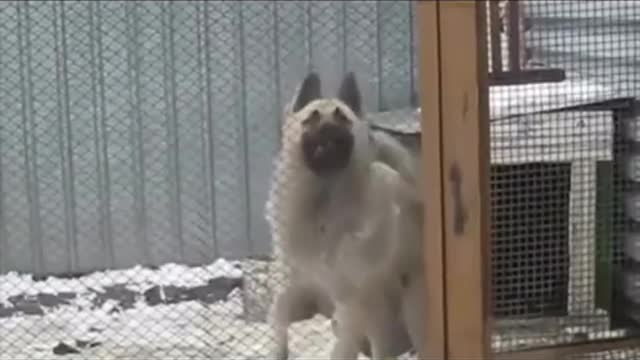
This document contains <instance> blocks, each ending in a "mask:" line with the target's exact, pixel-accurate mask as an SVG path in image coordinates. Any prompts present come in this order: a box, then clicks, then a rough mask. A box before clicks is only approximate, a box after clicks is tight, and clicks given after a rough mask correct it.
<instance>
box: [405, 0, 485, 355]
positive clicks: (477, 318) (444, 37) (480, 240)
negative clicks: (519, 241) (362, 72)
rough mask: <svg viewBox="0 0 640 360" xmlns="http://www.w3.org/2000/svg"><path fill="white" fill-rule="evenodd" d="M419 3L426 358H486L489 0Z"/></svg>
mask: <svg viewBox="0 0 640 360" xmlns="http://www.w3.org/2000/svg"><path fill="white" fill-rule="evenodd" d="M418 6H419V9H420V10H419V12H418V14H419V21H420V23H421V24H420V26H421V32H420V34H421V36H422V38H421V39H420V44H421V50H420V55H421V56H420V80H421V83H420V93H421V106H422V144H423V158H424V168H423V169H424V174H425V182H424V184H425V198H426V201H427V211H426V219H425V223H426V224H425V226H426V228H425V229H426V231H425V271H426V272H427V274H426V275H427V291H428V295H429V296H428V298H427V314H426V315H427V319H426V321H428V324H429V325H428V329H429V331H430V332H429V333H428V334H427V337H428V339H426V341H427V344H429V345H430V351H431V353H430V354H429V355H430V358H434V359H450V360H454V359H456V360H457V359H488V358H489V357H488V356H489V352H490V341H489V331H488V329H490V327H489V321H488V318H489V317H488V314H489V299H490V292H489V291H490V289H489V286H488V285H489V273H490V271H489V269H490V268H489V258H490V251H489V166H490V159H489V120H488V99H487V93H488V88H487V70H488V69H487V52H486V41H487V33H486V22H485V16H486V8H485V6H486V4H485V3H484V2H476V1H438V2H419V3H418ZM434 53H435V55H434ZM443 260H444V261H443ZM441 314H442V315H441ZM443 315H444V318H442V317H443ZM443 347H444V349H443Z"/></svg>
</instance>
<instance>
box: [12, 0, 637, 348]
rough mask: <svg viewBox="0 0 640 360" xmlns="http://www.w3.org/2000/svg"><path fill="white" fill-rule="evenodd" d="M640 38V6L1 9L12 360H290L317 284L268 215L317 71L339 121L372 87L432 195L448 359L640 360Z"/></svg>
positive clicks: (321, 321) (385, 129)
mask: <svg viewBox="0 0 640 360" xmlns="http://www.w3.org/2000/svg"><path fill="white" fill-rule="evenodd" d="M638 19H640V1H638V0H625V1H622V0H612V1H596V0H594V1H568V0H528V1H513V0H511V1H485V2H473V1H446V2H444V1H443V2H436V1H422V2H414V1H320V2H313V1H188V2H186V1H185V2H171V1H2V2H0V359H7V360H9V359H39V358H41V359H50V358H52V357H60V358H61V359H63V358H89V359H102V358H105V359H106V358H108V359H119V358H122V359H124V358H126V359H130V358H140V359H142V358H152V359H169V358H170V359H177V358H180V359H201V358H205V357H206V358H210V359H223V358H226V359H258V358H268V357H269V356H270V355H273V350H274V348H275V345H274V344H275V339H274V329H273V328H272V327H271V326H270V323H269V320H270V319H269V316H270V312H271V311H272V308H273V304H274V299H275V298H276V297H277V295H278V294H279V293H281V292H282V290H283V289H284V288H285V287H286V285H287V284H288V281H290V277H291V272H290V271H289V270H290V269H287V268H286V266H285V265H284V263H283V261H282V257H283V254H282V253H281V252H280V253H279V251H281V250H282V249H279V248H278V246H277V239H276V238H277V237H278V236H279V234H280V233H278V230H277V229H275V228H274V227H273V224H272V223H269V219H270V217H271V218H273V216H274V214H273V213H270V211H272V212H274V213H277V212H278V211H279V209H278V207H277V206H273V207H271V208H269V206H266V205H267V204H268V203H269V200H270V196H271V195H270V194H271V193H270V192H271V191H272V189H273V187H274V186H275V185H277V184H276V183H275V182H274V180H273V174H274V171H275V170H274V169H276V168H277V166H278V164H277V162H276V161H274V160H276V159H277V158H278V156H279V155H281V154H282V153H283V151H284V150H283V149H288V148H287V144H288V141H291V139H289V138H287V134H289V133H290V132H291V130H290V129H288V128H287V127H286V126H285V125H287V124H286V116H287V110H291V107H292V104H294V103H295V97H294V96H295V95H296V92H298V91H300V84H301V82H302V80H303V79H304V77H305V76H306V75H307V74H309V73H310V72H312V71H313V72H316V73H317V74H318V75H319V78H320V79H321V82H322V91H323V94H324V95H327V96H333V95H334V94H336V93H337V90H338V88H339V87H340V85H341V83H342V81H343V80H344V78H345V74H347V73H348V72H350V71H353V72H354V73H355V74H356V77H357V81H358V85H359V90H360V95H361V101H362V107H363V109H364V111H363V114H364V115H363V116H362V118H363V120H366V121H367V124H368V126H370V128H371V129H373V130H375V131H380V132H382V133H385V134H387V135H390V136H391V137H393V138H395V139H396V140H398V141H399V142H400V144H402V145H403V147H404V148H405V149H407V150H408V151H409V153H410V154H411V156H412V159H414V160H417V161H416V163H415V164H414V165H415V167H416V168H417V169H419V170H420V171H421V172H422V176H423V177H424V179H422V180H423V185H424V186H423V188H424V194H423V197H424V200H425V204H424V206H425V209H426V213H427V216H426V217H425V218H424V219H423V221H424V225H425V229H426V232H425V236H424V243H423V245H424V251H423V252H424V254H420V255H424V256H423V260H424V265H425V266H424V269H425V273H424V275H425V276H426V280H427V281H426V284H427V285H426V289H427V294H428V296H427V298H426V299H424V300H425V306H426V309H425V312H426V313H425V314H424V315H425V316H424V319H425V323H426V324H427V325H426V327H427V330H428V331H427V336H426V338H425V339H424V341H425V343H426V344H427V345H428V346H427V347H428V355H430V356H431V357H433V358H437V359H452V360H455V359H461V358H496V359H512V360H513V359H523V360H524V359H526V360H531V359H548V358H554V359H566V360H587V359H589V360H592V359H593V360H596V359H598V360H600V359H603V360H604V359H611V360H613V359H637V358H640V353H639V352H638V349H637V342H636V341H637V340H635V339H637V338H636V337H635V336H637V335H638V333H637V332H638V329H639V328H638V321H640V313H639V312H638V306H639V305H638V304H637V303H638V302H640V297H639V296H638V291H639V290H638V289H640V287H639V285H638V281H640V280H639V279H638V277H639V275H638V271H640V270H639V269H640V267H639V266H640V265H638V264H637V263H638V262H640V252H639V251H638V250H637V248H638V247H639V246H640V243H638V241H640V240H638V239H640V238H639V236H640V235H638V234H636V232H638V231H639V228H638V226H637V221H640V220H639V219H640V212H639V211H638V204H637V201H636V200H638V199H637V195H638V194H637V191H638V189H639V188H638V186H637V184H636V183H637V182H638V181H640V180H639V179H640V177H639V176H640V175H638V174H637V169H636V167H637V166H636V165H638V164H636V162H637V160H640V158H638V155H639V154H638V151H640V147H639V146H638V145H637V143H638V142H639V141H640V118H638V115H637V106H638V105H637V98H638V96H639V95H638V94H639V93H640V85H639V84H640V82H639V80H640V79H638V78H637V77H638V76H640V75H637V74H640V71H638V69H637V66H638V64H637V60H636V58H637V57H638V56H637V55H638V51H639V50H640V39H638V37H640V35H638V34H640V31H638V30H639V29H636V28H637V24H638V23H639V22H638ZM636 44H637V45H636ZM636 47H637V49H636ZM292 98H293V100H292ZM279 185H280V186H281V187H282V188H283V190H282V191H294V189H293V188H294V186H293V185H292V184H287V183H283V184H279ZM271 205H273V203H271ZM347 205H350V204H345V207H346V206H347ZM309 272H312V270H309ZM329 317H330V316H326V315H323V314H320V311H316V313H314V314H313V316H310V317H309V318H308V319H304V320H303V321H298V322H295V323H294V324H292V325H291V327H290V329H289V331H288V333H289V339H288V341H289V346H290V354H289V355H290V356H289V357H290V358H300V359H305V358H328V357H329V354H330V352H331V349H332V348H333V346H334V344H335V340H336V329H335V324H334V323H332V322H331V321H330V319H329ZM489 354H491V355H489ZM361 356H362V355H361ZM416 357H417V354H416V353H415V352H413V351H408V352H406V353H405V354H403V355H402V356H401V358H407V359H412V358H416Z"/></svg>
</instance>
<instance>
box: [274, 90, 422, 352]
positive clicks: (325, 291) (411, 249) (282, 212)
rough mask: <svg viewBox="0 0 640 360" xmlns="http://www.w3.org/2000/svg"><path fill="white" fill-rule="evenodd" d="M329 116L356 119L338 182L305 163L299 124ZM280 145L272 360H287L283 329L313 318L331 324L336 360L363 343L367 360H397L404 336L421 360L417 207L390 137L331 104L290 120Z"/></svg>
mask: <svg viewBox="0 0 640 360" xmlns="http://www.w3.org/2000/svg"><path fill="white" fill-rule="evenodd" d="M336 107H338V108H340V110H341V111H342V112H343V113H344V114H346V115H347V117H348V118H349V119H352V120H353V128H352V129H353V130H352V131H353V134H354V138H355V145H354V153H353V157H352V160H351V162H350V166H349V167H348V168H347V169H345V170H344V171H343V172H342V173H341V174H340V175H338V176H337V177H335V178H332V179H324V178H318V177H316V176H315V175H314V174H313V173H311V171H310V170H309V169H307V168H306V166H305V164H304V161H303V159H302V154H301V150H300V149H301V146H300V139H301V134H302V131H303V130H302V126H301V122H302V121H301V120H302V119H305V118H306V117H307V116H308V115H309V113H310V112H311V111H314V110H318V111H320V112H321V113H329V112H332V111H333V110H334V109H335V108H336ZM283 137H284V139H283V143H282V147H281V149H280V154H279V156H278V159H277V161H276V164H275V171H274V176H273V178H272V186H271V191H270V194H269V200H268V202H267V220H268V222H269V224H270V225H271V229H272V234H273V240H274V245H275V256H276V259H277V260H281V261H282V263H280V264H281V266H282V267H283V268H282V269H279V270H280V271H277V272H276V273H281V274H284V275H285V276H283V277H282V278H280V279H275V280H276V281H284V288H282V289H281V291H279V294H278V295H277V298H276V300H275V302H274V304H273V309H272V314H271V316H272V319H271V321H272V324H273V326H274V330H275V335H276V348H275V349H274V352H275V354H274V355H275V356H276V358H277V359H286V358H287V357H288V344H287V328H288V326H289V324H290V323H292V322H296V321H299V320H303V319H305V318H308V317H311V316H313V315H314V314H315V313H322V314H324V315H326V316H328V317H331V316H333V317H334V318H335V319H336V320H337V323H338V327H337V329H334V330H335V332H336V335H337V342H336V346H335V348H334V350H333V352H332V358H333V359H347V358H353V359H355V358H356V356H357V353H358V351H359V350H361V349H362V347H363V346H364V345H363V342H364V340H368V342H369V343H370V344H371V352H372V355H373V358H382V357H386V356H395V355H399V354H400V353H402V352H405V351H406V350H408V348H409V347H410V344H408V341H409V339H408V338H407V336H408V335H407V330H409V332H410V334H409V335H410V337H411V338H412V340H413V341H412V342H413V345H414V347H415V348H417V350H418V352H419V354H421V353H422V350H421V345H420V344H416V342H420V343H421V342H422V339H423V333H424V331H423V329H422V326H423V325H422V323H423V322H424V320H423V319H421V316H419V315H418V316H416V314H415V313H416V311H419V312H420V313H424V312H423V311H422V310H421V309H420V307H421V306H423V304H424V301H422V298H423V297H424V295H423V291H422V290H423V289H422V287H423V285H422V284H423V283H422V277H421V273H422V267H421V254H422V252H421V241H422V235H421V233H422V232H421V231H422V229H421V227H422V204H421V201H420V199H421V198H420V196H419V194H418V191H417V188H416V184H417V183H419V174H416V173H415V169H416V166H415V165H416V164H415V159H414V158H413V157H412V156H411V154H410V153H409V152H408V151H407V150H406V149H405V148H404V147H403V146H402V145H401V144H399V143H398V142H397V141H395V139H393V138H391V137H390V136H389V135H387V134H384V133H380V132H375V133H371V132H370V130H369V128H368V126H367V124H366V123H364V122H362V121H360V120H359V119H358V118H357V116H355V114H354V113H353V112H352V111H351V110H350V109H349V107H348V106H346V105H345V104H344V103H342V102H341V101H340V100H337V99H318V100H314V101H312V102H310V103H309V104H307V105H306V106H305V107H304V108H302V109H301V110H300V111H298V112H297V113H291V112H289V113H288V114H287V115H286V117H285V122H284V124H283ZM409 304H411V305H412V306H411V307H409ZM416 306H418V307H416ZM416 318H417V319H419V320H420V321H416V320H415V319H416ZM408 322H411V323H408Z"/></svg>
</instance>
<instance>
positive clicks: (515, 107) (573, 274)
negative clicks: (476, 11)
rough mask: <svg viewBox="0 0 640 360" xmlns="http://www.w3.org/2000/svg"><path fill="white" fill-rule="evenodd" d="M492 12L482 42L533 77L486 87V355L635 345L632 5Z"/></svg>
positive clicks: (549, 4)
mask: <svg viewBox="0 0 640 360" xmlns="http://www.w3.org/2000/svg"><path fill="white" fill-rule="evenodd" d="M494 7H495V8H496V9H495V10H494V11H496V12H497V13H496V14H494V15H493V16H491V17H490V19H491V20H492V21H494V22H498V23H499V26H496V28H497V30H496V29H494V30H492V31H490V32H491V34H490V35H489V36H490V37H491V38H492V40H494V41H495V40H497V39H500V40H501V41H502V44H503V48H506V49H508V50H509V54H512V55H513V54H514V53H515V52H516V49H517V52H518V56H515V57H514V56H512V55H507V56H508V57H509V59H510V60H514V59H515V60H519V62H518V63H517V65H518V66H517V71H516V72H513V71H512V72H511V73H512V76H513V77H518V76H519V77H521V78H525V79H528V80H527V81H524V82H523V81H520V83H519V84H515V83H516V82H517V81H513V82H512V84H511V85H510V84H508V82H507V81H503V84H501V85H500V86H496V87H494V88H491V89H490V90H491V113H492V122H491V143H492V155H491V157H492V163H497V164H496V165H493V167H494V169H493V171H492V179H491V183H492V200H491V207H492V244H493V245H492V261H493V274H492V275H493V282H492V285H493V309H494V315H495V316H496V319H497V320H496V325H495V329H494V343H493V348H494V350H495V351H498V352H500V351H506V350H515V349H530V348H536V347H541V346H551V345H555V344H559V343H581V342H584V341H589V340H595V339H605V338H614V337H622V336H628V335H632V334H634V333H635V331H636V329H637V325H634V324H635V320H631V319H632V318H633V317H634V315H633V313H634V311H633V309H634V308H635V306H636V305H633V304H634V300H633V298H634V294H635V293H636V292H637V290H636V288H637V285H636V284H635V282H634V280H632V279H633V276H634V275H633V271H634V270H632V269H634V268H635V266H634V265H633V263H634V261H633V260H631V259H633V258H634V255H633V251H632V249H633V248H634V246H635V243H634V240H631V239H633V234H634V232H635V231H636V230H635V228H636V226H635V223H634V221H635V220H634V219H635V215H633V212H632V211H633V208H634V206H635V205H631V204H634V203H635V202H634V201H635V200H634V198H633V193H634V191H635V190H634V189H635V185H634V183H633V181H634V180H633V179H634V178H633V175H631V173H632V172H633V171H632V170H631V169H632V168H633V167H634V166H635V165H633V163H632V162H631V161H633V158H634V154H635V151H636V145H635V144H634V140H633V139H634V138H635V133H634V132H632V131H630V130H629V129H633V128H634V127H635V123H636V121H637V115H636V107H637V105H636V98H637V96H638V94H639V92H640V87H639V86H638V84H639V83H638V79H637V73H638V71H637V69H636V68H635V65H634V64H635V60H633V59H634V57H635V55H634V54H636V53H637V51H638V49H636V48H635V47H637V46H636V45H635V44H637V43H638V42H637V39H636V36H637V35H635V34H637V29H636V22H635V20H637V19H638V18H639V16H640V12H639V11H640V2H637V1H612V2H604V1H595V2H581V1H558V2H556V1H526V2H510V1H508V2H500V6H499V7H498V6H497V5H494ZM498 10H499V11H498ZM511 29H518V30H517V31H512V30H511ZM511 37H516V38H517V39H516V40H513V39H511ZM497 49H499V48H498V47H497V46H496V47H495V48H492V50H494V51H495V50H497ZM502 51H504V50H502ZM509 65H511V63H510V64H509ZM493 70H494V71H495V68H494V69H493ZM510 70H511V69H507V70H506V72H509V71H510ZM558 73H560V75H558ZM503 80H504V77H503ZM625 249H626V250H625ZM631 354H632V352H626V351H620V352H610V353H606V354H605V353H600V354H596V355H593V356H592V355H588V356H586V355H585V356H586V357H577V358H580V359H582V358H589V359H591V358H594V359H596V358H598V359H600V358H602V359H604V358H635V357H637V354H636V355H631ZM633 354H635V352H633ZM625 356H627V357H625Z"/></svg>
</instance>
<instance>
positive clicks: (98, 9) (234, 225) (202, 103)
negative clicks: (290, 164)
mask: <svg viewBox="0 0 640 360" xmlns="http://www.w3.org/2000/svg"><path fill="white" fill-rule="evenodd" d="M413 29H414V21H413V13H412V5H411V4H410V3H409V2H405V1H388V2H372V1H366V2H365V1H346V2H326V1H319V2H291V1H286V2H284V1H283V2H267V1H256V2H250V1H241V2H240V1H237V2H236V1H227V2H216V1H191V2H174V3H170V2H152V1H140V2H124V1H102V2H98V1H83V2H74V1H56V2H47V1H32V2H26V1H14V2H9V1H2V2H0V272H7V271H12V270H18V271H26V272H34V273H37V274H59V273H69V272H71V273H75V272H85V271H90V270H94V269H103V268H109V267H117V268H121V267H128V266H132V265H135V264H146V265H158V264H162V263H165V262H168V261H171V262H185V263H190V264H199V263H203V262H210V261H212V260H214V259H216V258H218V257H232V258H238V257H245V256H251V255H264V254H267V253H269V248H270V238H269V234H268V230H267V226H266V223H265V220H264V216H263V209H264V202H265V200H266V194H267V187H268V179H269V174H270V171H271V165H272V157H273V155H274V154H275V151H276V148H277V142H278V136H279V131H278V125H279V115H280V111H281V109H282V105H283V104H284V103H285V102H286V101H287V100H288V99H289V98H290V96H291V95H292V91H293V88H294V87H295V86H296V85H297V83H298V82H299V81H300V80H301V79H302V77H303V76H304V75H305V73H306V72H307V71H308V70H309V69H310V68H314V69H316V70H318V71H319V72H320V74H321V76H322V77H323V80H324V81H325V83H324V84H325V89H327V90H330V89H335V88H336V87H337V83H338V81H339V80H340V77H341V76H342V74H343V72H344V71H345V70H355V71H356V72H357V74H358V77H359V81H360V83H361V86H362V88H363V92H364V101H365V104H366V107H367V110H369V111H375V110H385V109H392V108H401V107H405V106H407V105H409V104H410V103H411V102H412V99H414V96H415V95H414V93H415V91H414V89H415V83H414V79H415V73H416V65H415V63H416V62H415V51H414V46H413V42H414V40H415V39H414V38H415V34H414V31H413Z"/></svg>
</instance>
